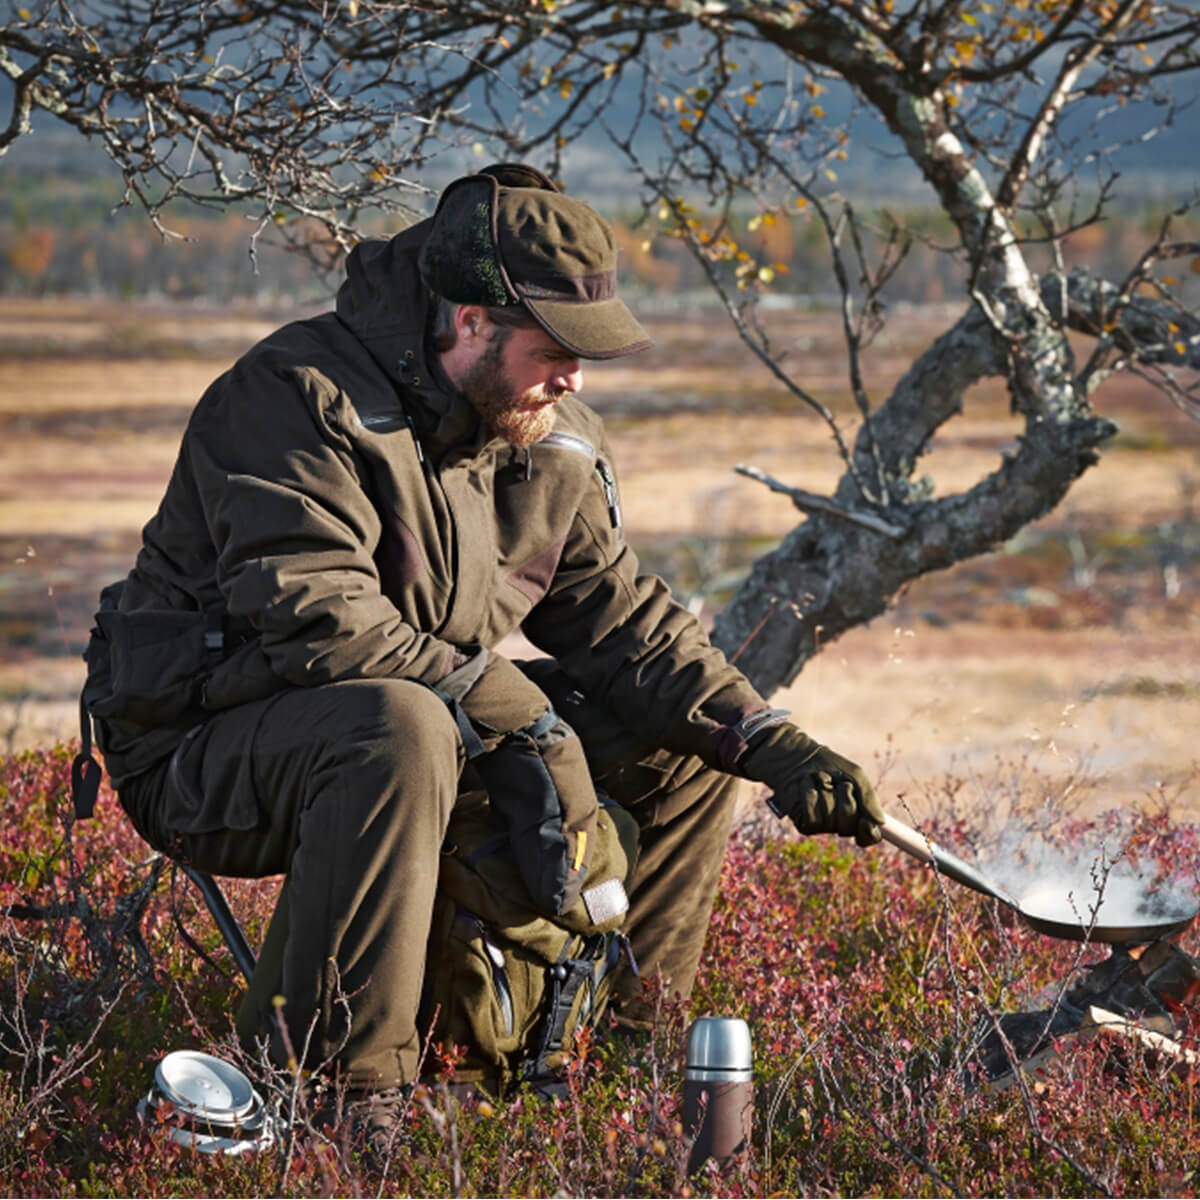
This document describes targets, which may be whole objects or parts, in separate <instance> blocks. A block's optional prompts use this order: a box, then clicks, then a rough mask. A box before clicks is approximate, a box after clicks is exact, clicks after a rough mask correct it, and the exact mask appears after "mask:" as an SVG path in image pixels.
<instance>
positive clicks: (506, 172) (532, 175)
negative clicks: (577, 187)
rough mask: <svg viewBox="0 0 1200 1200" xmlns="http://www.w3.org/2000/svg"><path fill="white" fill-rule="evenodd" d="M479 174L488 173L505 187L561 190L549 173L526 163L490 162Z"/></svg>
mask: <svg viewBox="0 0 1200 1200" xmlns="http://www.w3.org/2000/svg"><path fill="white" fill-rule="evenodd" d="M479 174H480V175H490V176H491V177H492V178H493V179H494V180H496V182H497V183H499V184H500V186H501V187H506V188H542V189H543V190H544V191H547V192H561V191H562V190H563V189H562V188H560V187H559V186H558V184H557V183H555V182H554V180H553V179H551V178H550V176H549V175H544V174H542V172H541V171H539V170H538V169H537V167H531V166H529V165H528V163H492V165H491V166H490V167H484V168H483V169H482V170H481V171H480V172H479Z"/></svg>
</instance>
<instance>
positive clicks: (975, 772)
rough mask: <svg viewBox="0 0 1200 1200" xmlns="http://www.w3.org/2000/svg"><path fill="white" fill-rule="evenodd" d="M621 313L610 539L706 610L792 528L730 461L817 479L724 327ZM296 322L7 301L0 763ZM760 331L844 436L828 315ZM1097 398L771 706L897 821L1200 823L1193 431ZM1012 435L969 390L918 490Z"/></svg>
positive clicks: (901, 330)
mask: <svg viewBox="0 0 1200 1200" xmlns="http://www.w3.org/2000/svg"><path fill="white" fill-rule="evenodd" d="M641 312H642V314H643V315H644V317H645V319H646V322H647V324H648V325H649V326H650V327H651V331H652V333H653V334H654V336H655V338H656V346H655V348H654V349H653V350H652V351H650V352H648V353H647V354H645V355H642V356H639V357H638V358H636V359H634V360H631V361H627V362H621V363H615V364H605V365H596V366H594V367H590V368H589V369H588V370H587V371H586V372H585V397H586V398H587V399H589V400H590V401H591V402H592V404H593V405H594V406H595V407H596V408H597V409H598V410H599V411H601V412H602V413H604V414H605V416H606V419H607V421H608V425H609V429H610V433H611V437H612V440H613V443H614V451H615V457H616V461H617V465H618V468H619V470H620V473H621V481H622V488H623V498H624V504H625V512H626V521H627V527H628V536H629V538H630V540H631V542H632V543H633V544H634V545H635V546H636V547H637V548H638V550H639V551H640V553H641V555H642V559H643V562H644V563H645V564H646V566H647V567H648V568H650V569H653V570H657V571H660V572H661V573H663V574H665V575H666V576H667V577H668V578H669V579H671V580H672V582H673V583H674V585H675V586H676V588H677V590H678V591H679V592H680V594H681V595H682V596H683V597H684V598H685V599H689V600H691V601H692V602H693V604H695V605H699V604H701V603H703V604H704V606H705V611H706V612H709V613H711V612H712V611H713V609H714V608H715V607H719V605H720V603H721V598H722V594H727V589H728V587H729V585H730V583H731V581H732V580H735V579H736V578H737V575H738V572H739V571H740V570H741V569H742V568H743V567H744V565H745V564H746V563H748V562H749V561H750V560H751V559H752V558H753V557H755V556H756V555H757V554H759V553H761V552H762V551H763V550H764V549H766V548H767V547H769V545H770V544H771V543H772V540H773V539H777V538H778V537H779V536H781V535H782V534H783V533H784V532H785V531H786V530H787V529H788V528H789V527H790V526H791V525H792V524H793V523H794V521H795V519H796V517H797V514H796V513H795V512H794V510H792V508H791V506H790V505H789V504H788V502H787V501H786V499H784V498H781V497H779V496H776V495H773V494H771V493H769V492H768V491H767V490H766V489H765V488H763V487H761V486H760V485H758V484H755V483H753V482H751V481H749V480H746V479H744V478H742V477H740V476H737V475H735V474H734V473H733V467H734V465H735V464H737V463H747V464H753V465H755V466H758V467H761V468H762V469H763V470H765V471H766V472H768V473H769V474H771V475H773V476H775V477H777V478H780V479H783V480H785V481H787V482H789V483H794V484H797V485H800V486H803V487H806V488H808V489H810V490H816V491H820V490H822V489H824V488H825V487H826V486H828V485H829V484H830V483H831V482H832V481H833V479H834V478H835V477H836V475H837V471H838V463H837V459H836V456H835V454H834V450H833V446H832V442H831V439H830V437H829V435H828V432H827V430H826V429H825V428H824V426H823V425H822V424H821V423H820V422H819V421H817V420H816V419H815V418H813V417H811V416H808V415H805V414H804V413H802V412H800V411H799V410H798V409H797V408H796V406H795V404H794V402H793V401H791V400H790V399H788V398H787V397H786V396H784V395H783V394H782V393H781V392H780V390H779V388H778V386H777V385H776V384H774V382H773V381H772V379H771V378H770V377H769V376H768V374H767V373H766V372H765V371H764V370H763V369H762V368H761V367H760V366H758V365H757V364H756V363H755V361H754V360H753V359H752V357H751V356H750V355H749V354H748V353H747V352H746V351H745V349H744V348H743V347H741V346H740V344H739V343H738V342H737V340H736V339H735V337H734V336H733V334H732V332H731V331H730V329H729V327H728V325H727V323H726V322H725V319H724V318H723V317H722V316H721V315H720V314H718V313H701V312H695V313H682V312H679V311H671V312H659V313H656V312H655V310H654V305H653V304H652V303H648V304H643V305H642V306H641ZM292 315H295V314H289V313H282V312H272V313H263V312H259V311H246V312H238V311H206V310H198V309H194V308H178V307H167V306H153V305H137V306H134V305H129V306H126V305H120V304H116V303H108V302H103V303H100V302H83V301H80V302H68V301H47V302H29V301H19V302H18V301H14V300H0V433H2V436H0V646H2V651H0V751H4V750H12V749H18V748H21V747H24V746H29V745H34V744H39V743H40V744H46V743H49V742H52V741H54V740H56V739H59V738H69V737H71V736H73V734H74V732H75V729H76V717H75V696H76V695H77V689H78V686H79V684H80V681H81V663H80V660H79V654H80V652H81V650H82V646H83V642H84V639H85V635H86V630H87V627H88V623H89V617H90V613H91V611H92V609H93V607H94V599H95V595H96V593H97V591H98V590H99V588H100V587H101V586H102V585H103V584H104V583H105V582H107V581H108V580H110V579H112V578H115V577H117V576H118V575H120V574H123V573H124V571H125V570H126V569H127V566H128V564H129V562H130V560H131V558H132V556H133V554H134V552H135V549H136V546H137V542H138V534H139V530H140V527H141V525H142V524H143V522H144V521H145V520H146V519H147V518H148V517H149V516H150V515H151V514H152V512H153V510H154V507H155V504H156V502H157V499H158V497H159V495H160V494H161V491H162V488H163V486H164V484H165V481H166V479H167V476H168V474H169V472H170V468H171V463H172V459H173V456H174V453H175V448H176V445H177V442H178V438H179V434H180V432H181V430H182V427H183V424H184V422H185V420H186V417H187V413H188V411H189V408H190V406H191V405H192V403H193V402H194V401H195V399H196V398H197V397H198V396H199V394H200V393H201V391H202V390H203V388H204V387H205V385H206V384H207V382H208V381H209V380H210V379H211V378H212V377H213V376H215V375H216V374H217V373H219V371H220V370H222V369H223V368H224V366H225V365H227V364H228V363H230V362H231V361H232V360H233V358H234V357H235V356H236V355H237V353H238V352H239V351H240V350H242V349H244V348H245V347H246V346H248V345H249V344H251V343H252V342H253V341H254V340H255V339H256V338H258V337H259V336H261V335H263V334H265V333H266V332H268V331H269V330H270V329H271V328H273V327H274V326H275V325H276V324H278V323H280V322H281V321H282V320H285V319H288V318H289V317H290V316H292ZM774 320H775V323H776V328H775V335H776V337H777V338H778V339H779V344H781V345H786V346H788V347H789V352H790V355H791V361H793V362H795V363H798V364H801V373H802V375H803V378H804V380H805V382H806V385H807V386H808V387H809V388H810V389H811V390H812V391H814V392H815V393H816V394H818V395H819V396H821V397H822V399H824V400H826V402H828V403H829V404H830V405H831V407H833V408H834V410H835V411H836V412H838V413H839V416H840V417H841V418H842V419H844V421H845V422H846V425H847V427H848V428H852V427H853V424H854V415H853V413H852V410H851V408H850V405H849V401H848V395H847V386H846V379H845V371H844V356H843V353H842V351H841V347H840V341H839V326H838V320H837V318H836V317H835V316H834V315H833V314H829V313H820V312H808V311H803V310H796V311H794V312H791V313H787V314H782V313H781V314H776V316H775V317H774ZM946 321H947V314H946V313H945V312H940V311H935V310H914V311H910V312H901V313H897V314H896V315H895V316H894V318H893V321H892V323H891V325H890V326H889V327H888V330H887V331H886V333H885V335H884V337H883V338H882V339H881V340H880V342H879V343H878V344H877V346H876V347H875V348H874V350H873V351H872V354H871V357H870V360H869V362H868V364H867V366H868V370H869V375H868V384H869V386H870V387H871V388H872V389H874V391H875V394H876V395H882V394H883V389H884V388H885V387H886V385H887V384H888V383H889V382H890V381H891V380H892V379H894V378H895V377H896V376H897V374H898V373H899V372H900V371H901V370H902V369H903V368H904V366H905V365H906V364H907V363H908V362H909V361H910V359H911V356H912V355H913V353H914V352H916V351H918V350H919V349H920V348H922V347H923V346H924V345H926V344H927V343H928V341H929V339H930V338H931V337H932V336H933V335H934V334H935V333H936V332H938V331H939V330H940V329H941V328H942V327H943V326H944V324H945V323H946ZM1100 406H1101V407H1102V409H1103V411H1104V412H1105V414H1106V415H1108V416H1111V417H1113V418H1114V419H1115V420H1117V422H1118V423H1119V424H1120V426H1121V434H1120V436H1119V437H1118V438H1117V439H1116V441H1115V443H1114V444H1113V445H1112V446H1111V447H1110V449H1109V450H1108V451H1107V453H1106V454H1105V456H1104V459H1103V462H1102V463H1101V465H1100V466H1099V467H1098V468H1096V469H1094V470H1093V471H1091V472H1090V473H1089V474H1088V475H1087V476H1086V477H1085V478H1084V479H1083V480H1081V481H1080V483H1079V484H1078V485H1077V486H1076V488H1075V489H1074V491H1073V492H1072V493H1071V495H1070V496H1069V497H1068V499H1067V500H1066V501H1065V503H1064V504H1063V505H1062V506H1061V507H1060V509H1059V510H1058V511H1056V512H1055V513H1052V514H1050V515H1049V516H1048V517H1047V518H1045V519H1044V520H1043V521H1042V522H1040V523H1039V524H1038V525H1037V526H1035V527H1031V528H1030V529H1028V530H1026V531H1025V532H1024V533H1023V534H1022V535H1021V536H1020V537H1019V538H1018V539H1017V541H1016V543H1015V544H1012V545H1010V546H1008V547H1004V548H1001V549H998V550H997V551H996V552H995V553H994V554H992V555H989V556H988V557H987V558H985V559H980V560H976V561H974V562H970V563H966V564H962V565H961V566H960V567H958V568H957V569H955V570H953V571H949V572H944V573H941V574H940V575H937V576H932V577H929V578H927V579H924V580H921V581H919V582H918V583H917V584H915V585H914V586H913V587H911V588H910V589H909V591H908V592H907V593H906V594H905V595H904V596H903V597H901V598H900V600H899V601H898V603H897V604H896V605H895V607H894V608H893V609H892V610H891V611H890V612H889V613H888V614H886V615H885V616H883V617H880V618H878V619H877V620H876V621H874V622H873V623H872V624H870V625H869V626H867V627H865V628H860V629H857V630H854V631H852V632H851V633H849V634H847V635H846V636H844V637H843V638H842V639H840V641H838V642H837V643H835V644H833V645H831V646H829V647H828V648H827V649H826V650H825V651H824V652H823V653H822V654H821V655H820V656H819V657H818V658H817V659H816V660H814V661H813V662H812V663H811V664H810V665H809V666H808V668H807V669H806V670H805V672H804V673H803V674H802V676H801V677H800V678H799V679H798V680H797V681H796V682H795V684H794V685H793V686H792V687H790V688H789V689H787V690H786V692H784V693H781V694H779V695H777V696H776V697H775V699H776V701H777V702H780V703H782V704H784V705H786V706H788V707H790V708H791V709H792V710H793V712H794V714H795V716H796V719H797V720H798V721H799V723H800V724H801V725H802V726H804V727H805V728H808V729H810V730H811V731H812V732H814V733H815V734H816V735H817V736H819V737H821V738H822V739H823V740H827V741H829V742H830V743H832V744H833V745H835V746H836V747H838V748H839V749H840V750H843V751H844V752H845V753H848V754H850V755H852V756H854V757H857V758H858V759H859V760H860V761H863V762H865V763H869V764H872V765H873V768H874V769H875V771H876V774H877V775H878V776H879V777H880V778H881V779H882V781H883V790H884V794H885V800H888V801H890V802H895V803H898V802H900V801H901V798H902V800H903V802H904V803H908V804H910V805H911V806H912V808H913V810H914V811H915V812H917V813H918V814H920V813H922V812H923V811H928V809H929V808H930V807H931V806H934V807H939V808H941V809H943V810H944V808H945V806H947V805H950V806H960V807H961V806H967V807H976V806H979V805H984V806H986V807H987V809H988V810H989V811H992V812H1003V810H1004V808H1005V806H1006V805H1007V804H1008V803H1010V802H1011V801H1012V800H1013V798H1015V797H1016V796H1017V795H1018V794H1020V795H1023V796H1024V797H1025V799H1026V800H1028V798H1029V797H1030V795H1031V793H1034V794H1038V795H1041V796H1043V797H1044V799H1045V800H1046V802H1048V803H1054V804H1058V803H1063V804H1066V805H1069V806H1072V807H1075V806H1082V807H1084V808H1087V809H1089V810H1092V811H1095V810H1098V809H1107V808H1110V807H1114V806H1116V805H1125V804H1137V803H1147V804H1158V803H1161V802H1162V801H1164V800H1165V801H1169V802H1170V803H1171V804H1172V806H1173V808H1174V810H1175V811H1176V812H1177V813H1179V814H1180V815H1183V813H1187V815H1189V816H1191V815H1195V814H1196V812H1197V811H1200V780H1198V778H1197V764H1198V762H1200V751H1198V750H1197V748H1196V746H1197V743H1196V738H1195V730H1196V728H1197V726H1198V724H1200V721H1198V718H1200V651H1198V649H1197V635H1198V633H1200V515H1198V512H1197V506H1198V504H1200V500H1198V497H1200V458H1198V455H1197V451H1198V450H1200V425H1198V424H1196V423H1194V422H1192V421H1191V420H1189V419H1188V418H1187V417H1185V416H1184V415H1183V414H1181V413H1179V412H1177V411H1176V410H1174V409H1172V408H1171V407H1170V406H1168V405H1167V404H1166V403H1165V402H1164V401H1160V400H1158V399H1156V398H1155V397H1154V396H1153V395H1152V394H1151V393H1150V392H1149V390H1148V389H1147V388H1145V387H1144V386H1143V385H1141V384H1139V383H1138V382H1137V381H1129V382H1126V383H1121V382H1117V383H1116V384H1114V385H1110V386H1109V388H1108V390H1107V391H1106V392H1105V393H1103V394H1102V397H1101V403H1100ZM1018 431H1019V427H1018V424H1017V422H1016V420H1015V419H1014V418H1013V417H1012V416H1011V415H1010V414H1009V412H1008V409H1007V403H1006V399H1005V396H1004V394H1003V392H1002V390H1001V389H1000V388H998V387H994V388H991V389H987V388H981V389H978V392H977V394H973V395H972V396H971V397H970V399H969V403H968V406H967V412H966V414H965V415H964V417H962V418H960V419H959V420H958V421H957V422H956V423H955V424H954V425H953V426H952V427H950V428H949V429H948V430H947V431H946V433H945V434H944V436H943V437H941V438H939V440H938V441H937V443H936V444H935V445H934V447H933V449H932V451H931V453H930V455H929V456H928V465H927V470H928V471H929V473H930V474H932V475H933V477H934V479H935V481H936V483H937V486H938V489H939V491H944V490H948V489H951V488H958V487H960V486H962V485H963V484H965V483H966V482H968V481H970V480H972V479H975V478H977V477H978V476H979V475H980V474H981V473H982V472H984V471H986V470H987V469H989V468H990V466H991V465H993V464H994V463H995V462H996V461H997V458H998V456H999V454H1000V453H1001V451H1002V449H1003V447H1004V446H1005V444H1006V443H1008V442H1009V441H1011V439H1012V438H1014V437H1015V436H1016V434H1017V433H1018ZM722 589H725V591H724V593H723V591H722ZM510 649H513V650H514V651H519V650H520V649H521V647H520V645H519V644H518V643H517V642H516V641H514V643H513V645H512V646H511V647H510Z"/></svg>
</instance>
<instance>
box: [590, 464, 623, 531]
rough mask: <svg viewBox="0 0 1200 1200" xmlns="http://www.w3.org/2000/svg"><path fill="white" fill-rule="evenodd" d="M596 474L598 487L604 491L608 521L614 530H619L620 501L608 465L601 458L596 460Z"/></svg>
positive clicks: (615, 482)
mask: <svg viewBox="0 0 1200 1200" xmlns="http://www.w3.org/2000/svg"><path fill="white" fill-rule="evenodd" d="M596 473H597V474H598V475H599V476H600V486H601V487H602V488H603V489H604V499H605V501H606V502H607V504H608V519H609V520H610V521H611V522H612V527H613V528H614V529H620V528H621V499H620V497H619V496H618V495H617V481H616V478H615V477H614V475H613V473H612V470H611V469H610V467H609V465H608V463H606V462H605V461H604V459H602V458H597V459H596Z"/></svg>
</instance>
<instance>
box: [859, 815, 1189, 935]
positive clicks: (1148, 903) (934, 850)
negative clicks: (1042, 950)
mask: <svg viewBox="0 0 1200 1200" xmlns="http://www.w3.org/2000/svg"><path fill="white" fill-rule="evenodd" d="M880 828H881V832H882V833H883V836H884V840H886V841H888V842H891V844H892V845H893V846H897V847H899V849H901V850H903V851H904V852H905V853H906V854H911V855H912V856H913V857H914V858H917V859H920V860H921V862H923V863H929V864H931V865H934V866H936V867H937V869H938V870H939V871H940V872H941V873H942V874H943V875H945V876H946V878H947V879H953V880H954V881H955V882H956V883H961V884H964V885H965V886H966V887H969V888H973V889H974V890H975V891H977V892H982V893H983V894H984V895H985V896H992V897H994V898H995V899H997V900H999V901H1000V902H1001V904H1006V905H1007V906H1008V907H1009V908H1011V909H1012V910H1013V911H1014V912H1016V913H1017V914H1018V915H1019V916H1020V917H1021V919H1022V920H1023V921H1024V922H1025V923H1026V924H1027V925H1028V926H1029V927H1030V928H1031V929H1036V930H1037V932H1038V933H1044V934H1047V935H1048V936H1049V937H1056V938H1067V939H1068V940H1070V941H1075V942H1084V941H1088V942H1109V943H1113V944H1117V943H1122V944H1124V943H1136V942H1153V941H1157V940H1158V939H1159V938H1163V937H1170V936H1171V935H1172V934H1175V933H1179V932H1180V931H1181V930H1183V929H1186V928H1187V926H1188V925H1190V924H1191V922H1192V921H1193V920H1194V919H1195V917H1196V914H1197V913H1200V905H1196V904H1193V903H1190V902H1189V903H1186V904H1184V903H1182V902H1179V901H1177V902H1176V903H1174V904H1171V905H1169V906H1164V905H1163V904H1162V903H1160V901H1159V898H1158V897H1154V896H1150V897H1147V898H1145V899H1143V900H1141V901H1140V902H1139V903H1138V904H1137V906H1136V907H1135V908H1134V909H1133V910H1132V911H1126V910H1125V908H1124V906H1122V907H1120V908H1118V909H1117V910H1115V911H1114V913H1111V914H1110V913H1105V912H1104V910H1105V905H1104V904H1103V903H1102V904H1101V905H1100V908H1099V909H1098V911H1097V914H1096V915H1097V916H1099V915H1100V914H1101V913H1104V920H1103V921H1096V922H1095V923H1094V924H1093V923H1092V921H1091V917H1092V914H1091V913H1090V911H1089V906H1088V905H1087V904H1086V903H1081V904H1080V905H1079V915H1078V917H1075V916H1074V914H1072V915H1071V918H1070V919H1063V918H1062V915H1061V914H1059V915H1057V916H1051V915H1048V914H1049V910H1048V909H1046V908H1045V907H1040V906H1039V904H1038V901H1037V898H1036V896H1035V895H1031V896H1030V897H1029V898H1028V899H1025V898H1022V899H1018V898H1017V897H1016V896H1014V895H1012V894H1011V893H1010V892H1008V891H1006V890H1005V889H1004V888H1002V887H1000V886H999V885H998V884H995V883H993V882H992V881H991V880H989V879H988V878H987V877H986V876H985V875H983V874H982V873H981V872H980V871H978V870H977V869H976V868H975V867H973V866H971V865H970V863H967V862H964V861H963V860H962V859H961V858H959V857H958V855H957V854H952V853H951V852H950V851H949V850H946V849H945V848H943V847H942V846H939V845H938V844H937V843H936V842H932V841H930V840H929V839H928V838H927V837H925V836H924V834H921V833H918V832H917V831H916V830H915V829H913V828H912V826H911V825H906V824H905V823H904V822H903V821H898V820H897V819H896V818H895V817H893V816H887V817H885V818H884V822H883V825H882V826H881V827H880ZM1039 907H1040V911H1039Z"/></svg>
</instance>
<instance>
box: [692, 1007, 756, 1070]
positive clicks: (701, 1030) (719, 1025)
mask: <svg viewBox="0 0 1200 1200" xmlns="http://www.w3.org/2000/svg"><path fill="white" fill-rule="evenodd" d="M753 1068H754V1050H753V1047H752V1046H751V1043H750V1027H749V1025H747V1024H746V1022H745V1021H743V1020H742V1019H741V1017H699V1018H697V1020H695V1021H694V1022H693V1023H692V1027H691V1029H689V1030H688V1036H687V1073H688V1075H689V1077H691V1078H699V1077H700V1076H699V1075H698V1073H699V1072H703V1073H704V1076H706V1077H709V1078H721V1077H724V1076H725V1075H726V1074H728V1077H730V1078H735V1077H741V1076H745V1077H746V1078H748V1077H749V1072H750V1071H752V1070H753Z"/></svg>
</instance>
